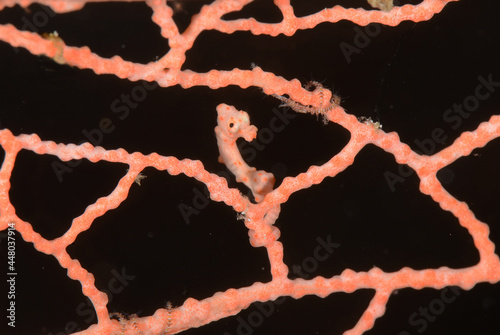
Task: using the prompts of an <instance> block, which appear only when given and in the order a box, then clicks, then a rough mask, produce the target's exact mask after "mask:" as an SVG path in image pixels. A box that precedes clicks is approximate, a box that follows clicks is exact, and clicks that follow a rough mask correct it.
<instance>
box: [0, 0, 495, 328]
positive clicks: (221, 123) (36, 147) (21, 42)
mask: <svg viewBox="0 0 500 335" xmlns="http://www.w3.org/2000/svg"><path fill="white" fill-rule="evenodd" d="M92 1H93V2H98V1H99V0H92ZM86 2H90V1H89V0H72V1H60V0H57V1H56V0H7V1H2V4H1V5H0V9H2V8H3V7H5V6H13V5H15V4H20V5H21V6H24V7H26V6H29V5H30V4H32V3H41V4H44V5H47V6H50V7H51V8H52V9H53V10H54V11H56V12H59V13H62V12H67V11H71V10H78V9H79V8H81V7H82V6H83V5H84V4H85V3H86ZM102 2H104V1H102ZM250 2H251V1H250V0H240V1H235V0H233V1H225V0H219V1H215V2H214V3H212V4H211V5H206V6H204V7H203V8H202V9H201V11H200V13H199V14H198V15H197V16H195V17H194V18H193V20H192V22H191V25H190V26H189V28H188V29H187V30H186V31H185V32H184V33H182V34H180V33H179V31H178V29H177V26H176V25H175V23H174V21H173V19H172V15H173V10H172V9H171V8H170V7H169V6H168V5H167V3H166V1H165V0H148V1H146V3H147V4H148V5H149V6H150V7H151V8H152V10H153V13H154V14H153V17H152V20H153V21H154V22H155V23H156V24H158V25H159V26H160V27H161V33H162V36H163V37H165V38H167V39H168V40H169V44H170V48H171V49H170V51H169V52H168V53H167V54H166V55H165V56H164V57H162V58H161V59H159V60H158V61H157V62H152V63H149V64H136V63H132V62H128V61H125V60H123V59H122V58H120V57H119V56H115V57H112V58H110V59H107V58H103V57H100V56H98V55H96V54H93V53H92V52H91V50H90V49H89V48H87V47H70V46H67V45H65V44H64V42H63V41H62V40H61V39H59V38H57V36H52V37H51V38H47V37H42V36H39V35H37V34H35V33H31V32H27V31H20V30H18V29H16V28H15V27H14V26H12V25H8V24H7V25H1V26H0V39H1V40H3V41H5V42H7V43H9V44H10V45H12V46H13V47H22V48H25V49H27V50H29V51H30V52H31V53H32V54H35V55H46V56H48V57H52V58H56V60H57V61H58V62H60V63H62V62H64V63H66V64H68V65H70V66H73V67H78V68H80V69H91V70H93V71H94V72H95V73H96V74H114V75H116V76H118V77H120V78H124V79H125V78H127V79H129V80H132V81H136V80H141V79H143V80H147V81H156V82H157V83H158V84H159V85H160V86H163V87H169V86H173V85H181V86H182V87H183V88H188V87H192V86H196V85H203V86H208V87H210V88H212V89H216V88H220V87H225V86H228V85H237V86H239V87H241V88H247V87H249V86H257V87H259V88H261V89H262V91H263V92H264V93H265V94H268V95H273V94H275V95H279V96H284V95H287V96H288V98H289V99H291V100H293V101H295V102H297V103H299V104H301V105H302V106H312V107H311V110H313V109H314V108H313V107H316V108H322V107H324V106H321V104H322V103H324V101H323V97H331V96H332V94H331V92H329V91H327V90H326V89H325V90H324V92H321V96H320V94H319V92H317V91H313V92H311V91H308V90H306V89H304V88H303V87H302V84H301V83H300V82H299V81H298V80H296V79H294V80H291V81H288V80H286V79H285V78H282V77H279V76H276V75H275V74H273V73H268V72H264V71H263V70H262V69H260V68H259V67H254V68H253V69H252V70H239V69H234V70H231V71H217V70H212V71H209V72H208V73H195V72H193V71H190V70H181V66H182V65H183V64H184V61H185V58H186V51H187V50H189V49H190V48H191V47H192V45H193V43H194V41H195V40H196V38H197V37H198V36H199V35H200V33H201V32H203V31H205V30H209V29H211V30H218V31H220V32H223V33H233V32H236V31H248V32H251V33H252V34H267V35H271V36H276V35H278V34H285V35H288V36H290V35H293V34H294V33H295V32H296V31H297V30H299V29H311V28H313V27H315V26H316V25H318V24H320V23H322V22H338V21H340V20H350V21H352V22H354V23H357V24H359V25H367V24H369V23H374V22H377V23H381V24H385V25H390V26H394V25H397V24H399V23H401V22H402V21H405V20H411V21H414V22H419V21H424V20H429V19H430V18H431V17H432V16H433V15H434V14H436V13H439V12H440V11H441V10H442V9H443V7H444V6H445V5H446V4H447V3H448V2H449V1H446V0H424V1H423V2H422V3H420V4H419V5H416V6H413V5H405V6H402V7H394V8H393V9H392V10H390V11H388V12H383V11H380V10H370V11H367V10H363V9H345V8H342V7H340V6H335V7H333V8H327V9H324V10H322V11H320V12H318V13H315V14H312V15H309V16H306V17H301V18H297V17H296V16H295V15H294V13H293V9H292V7H291V5H290V1H289V0H275V1H274V3H275V5H276V6H277V7H278V8H279V10H280V11H281V13H282V15H283V21H282V22H280V23H276V24H267V23H260V22H257V21H256V20H253V19H238V20H234V21H228V20H222V19H221V17H222V16H223V15H224V14H226V13H229V12H233V11H239V10H240V9H241V8H243V6H245V5H246V4H248V3H250ZM217 111H218V120H217V121H218V126H217V127H216V128H215V133H216V136H217V143H218V146H219V150H220V160H221V162H223V163H224V164H226V166H227V167H228V168H229V170H230V171H231V172H232V173H233V174H234V175H235V176H236V177H237V180H238V181H240V182H243V183H244V184H245V185H246V186H247V187H248V188H249V189H250V190H251V191H252V193H253V195H254V197H255V200H256V201H257V202H256V203H253V202H252V201H250V200H249V199H248V198H246V197H245V196H243V195H242V194H241V193H240V192H239V191H238V190H236V189H231V188H229V187H228V185H227V182H226V180H225V179H223V178H221V177H218V176H217V175H215V174H211V173H209V172H208V171H207V170H205V168H204V167H203V165H202V163H201V162H199V161H193V160H189V159H184V160H178V159H177V158H175V157H164V156H160V155H158V154H156V153H153V154H150V155H143V154H141V153H138V152H135V153H128V152H126V151H125V150H123V149H118V150H105V149H103V148H101V147H94V146H92V145H91V144H89V143H85V144H82V145H79V146H76V145H72V144H56V143H54V142H51V141H42V140H41V139H40V138H39V137H38V136H37V135H20V136H13V134H12V133H11V132H10V131H9V130H6V129H4V130H1V131H0V144H1V145H2V147H3V149H4V150H5V152H6V156H5V160H4V162H3V165H2V168H1V171H0V212H1V214H2V215H1V218H0V230H4V229H6V228H7V227H8V225H9V224H10V223H14V224H15V227H16V229H17V231H18V232H19V233H20V234H21V235H22V237H23V239H24V240H25V241H29V242H32V243H33V244H34V246H35V248H36V249H37V250H38V251H40V252H43V253H45V254H48V255H52V256H54V257H55V258H56V259H57V261H58V262H59V264H60V265H61V267H63V268H64V269H67V271H68V277H69V278H71V279H73V280H77V281H79V282H80V283H81V285H82V291H83V294H84V295H85V296H87V297H88V298H89V299H90V301H91V302H92V304H93V306H94V308H95V311H96V313H97V316H98V323H97V324H95V325H92V326H90V327H89V328H88V329H86V330H83V331H81V332H79V333H78V334H80V335H90V334H120V333H125V334H132V333H140V334H144V335H147V334H163V333H167V332H168V334H175V333H178V332H181V331H183V330H186V329H190V328H193V327H200V326H203V325H205V324H207V323H210V322H212V321H215V320H219V319H221V318H224V317H228V316H231V315H235V314H237V313H239V312H240V311H241V310H243V309H245V308H247V307H248V306H249V305H250V304H251V303H253V302H256V301H262V302H264V301H270V300H275V299H277V298H279V297H281V296H291V297H293V298H295V299H298V298H301V297H303V296H305V295H311V294H313V295H317V296H320V297H326V296H328V295H330V294H332V293H335V292H348V293H349V292H353V291H356V290H359V289H364V288H369V289H373V290H375V291H376V294H375V296H374V297H373V299H372V301H371V302H370V304H369V305H368V307H367V308H366V310H365V312H364V313H363V314H362V316H361V317H360V319H359V320H358V322H357V324H356V325H355V326H354V327H353V328H352V329H351V330H349V331H346V332H345V333H344V334H345V335H359V334H362V333H364V332H365V331H367V330H368V329H370V328H372V327H373V325H374V322H375V320H376V319H377V318H379V317H381V316H382V315H383V314H384V313H385V308H386V304H387V301H388V299H389V297H390V295H391V293H392V292H393V291H395V290H398V289H402V288H414V289H421V288H424V287H432V288H435V289H439V288H443V287H445V286H451V285H455V286H460V287H461V288H463V289H470V288H472V287H473V286H474V285H476V284H477V283H480V282H489V283H496V282H498V281H499V280H500V262H499V258H498V257H497V256H496V254H495V253H494V249H495V246H494V244H493V243H492V242H491V241H490V239H489V237H488V235H489V229H488V226H487V225H486V224H485V223H483V222H480V221H479V220H477V219H476V218H475V216H474V214H473V213H472V212H471V211H470V210H469V208H468V206H467V205H466V204H465V203H463V202H460V201H458V200H457V199H455V198H454V197H453V196H451V195H450V194H449V193H448V192H446V190H445V189H444V188H443V187H442V185H441V184H440V182H439V181H438V179H437V178H436V173H437V171H438V170H439V169H441V168H443V167H444V166H447V165H449V164H451V163H452V162H454V161H455V160H457V159H458V158H460V157H463V156H466V155H469V154H470V153H471V151H472V150H473V149H475V148H479V147H482V146H484V145H485V144H487V143H488V142H489V141H491V140H493V139H495V138H497V137H499V136H500V116H493V117H491V119H490V120H489V121H488V122H484V123H482V124H481V125H480V126H479V127H478V128H477V129H476V130H475V131H472V132H467V133H463V134H462V135H461V136H460V137H459V138H458V139H457V140H456V141H455V142H454V143H453V144H452V145H451V146H449V147H448V148H446V149H445V150H442V151H441V152H438V153H436V154H434V155H432V156H424V155H418V154H417V153H415V152H413V151H412V150H411V149H410V147H409V146H408V145H406V144H404V143H402V142H401V141H400V140H399V137H398V135H397V134H396V133H385V132H384V131H382V130H381V129H380V127H378V126H376V125H375V124H373V123H370V122H360V121H358V120H357V118H356V117H354V116H353V115H350V114H347V113H346V112H345V111H344V110H343V109H342V107H340V106H335V107H334V108H331V109H327V110H324V113H323V117H324V118H325V120H327V122H334V123H337V124H339V125H341V126H342V127H344V128H345V129H347V130H348V131H349V132H350V133H351V139H350V141H349V143H348V144H347V145H346V146H345V147H344V148H343V150H342V151H341V152H340V153H338V154H337V155H335V156H333V157H331V159H330V160H329V161H327V162H326V163H325V164H323V165H321V166H312V167H310V168H309V169H308V171H307V172H305V173H301V174H299V175H298V176H296V177H287V178H285V179H284V181H283V183H282V184H281V185H280V186H279V187H277V188H275V189H273V187H274V176H273V175H272V174H271V173H268V172H265V171H257V170H256V169H255V168H253V167H250V166H248V165H247V164H246V163H245V162H244V160H243V159H242V157H241V154H240V152H239V150H238V148H237V146H236V142H235V141H236V139H237V138H238V137H243V138H244V139H245V140H246V141H251V140H252V139H254V138H255V136H256V133H257V129H256V127H254V126H252V125H250V120H249V117H248V114H247V113H246V112H243V111H237V110H236V108H234V107H232V106H228V105H225V104H221V105H219V106H218V108H217ZM368 144H373V145H376V146H378V147H380V148H382V149H384V150H385V151H386V152H388V153H391V154H392V155H394V157H395V159H396V161H397V162H398V163H399V164H407V165H408V166H410V167H411V168H412V169H414V170H415V171H416V173H417V175H418V177H419V178H420V190H421V192H422V193H425V194H428V195H430V196H431V197H432V199H433V200H434V201H436V202H437V203H439V205H440V206H441V207H442V208H443V209H444V210H447V211H450V212H451V213H453V215H455V216H456V217H457V218H458V220H459V222H460V224H461V225H462V226H463V227H465V228H466V229H467V230H468V232H469V233H470V235H471V236H472V238H473V240H474V244H475V246H476V248H477V250H478V251H479V254H480V261H479V263H478V264H476V265H474V266H472V267H469V268H464V269H451V268H447V267H441V268H439V269H426V270H420V271H417V270H413V269H411V268H407V267H405V268H403V269H401V270H399V271H397V272H393V273H385V272H383V271H382V270H381V269H379V268H376V267H375V268H373V269H371V270H370V271H368V272H354V271H352V270H349V269H346V270H345V271H343V272H342V274H341V275H338V276H334V277H332V278H323V277H316V278H313V279H310V280H304V279H295V280H291V279H289V278H288V268H287V266H286V265H285V263H284V262H283V245H282V243H280V242H279V241H278V238H279V236H280V233H279V230H278V229H277V228H276V227H275V226H274V223H275V221H276V219H277V218H278V216H279V212H280V205H281V204H283V203H285V202H286V201H287V200H288V198H289V197H290V196H291V195H292V194H293V193H295V192H297V191H299V190H302V189H305V188H308V187H310V186H312V185H314V184H319V183H321V182H322V181H323V180H324V179H325V178H326V177H334V176H336V175H337V174H338V173H340V172H341V171H343V170H345V169H346V168H347V167H349V166H350V165H351V164H352V162H353V161H354V158H355V157H356V155H357V154H358V153H359V152H360V150H361V149H362V148H363V147H365V146H366V145H368ZM21 149H24V150H31V151H33V152H35V153H37V154H39V155H47V154H50V155H54V156H57V157H58V158H60V159H61V160H63V161H68V160H71V159H82V158H86V159H88V160H89V161H91V162H98V161H108V162H120V163H125V164H128V165H129V167H130V168H129V170H128V172H127V173H126V175H124V176H123V177H122V178H121V180H120V181H119V183H118V185H117V186H116V188H115V189H114V191H113V192H111V194H109V195H108V196H106V197H103V198H100V199H98V200H97V201H96V202H95V203H93V204H91V205H90V206H88V207H87V209H86V211H85V212H84V213H83V214H82V215H81V216H79V217H77V218H75V219H74V220H73V223H72V225H71V228H70V229H69V230H68V231H67V232H66V233H65V234H64V235H62V236H60V237H59V238H57V239H55V240H52V241H49V240H46V239H44V238H43V237H42V236H41V235H40V234H38V233H37V232H36V231H34V230H33V228H32V225H31V224H30V223H29V222H25V221H23V220H21V219H20V218H19V217H18V216H17V215H16V212H15V208H14V207H13V205H12V204H11V202H10V199H9V189H10V178H11V173H12V170H13V168H14V165H15V162H16V156H17V154H18V153H19V151H20V150H21ZM146 167H154V168H156V169H158V170H161V171H163V170H165V171H167V172H168V173H169V174H171V175H177V174H179V173H183V174H185V175H186V176H188V177H192V178H196V179H197V180H198V181H200V182H202V183H204V184H205V185H206V186H207V187H208V190H209V192H210V197H211V199H212V200H213V201H221V202H224V203H225V204H226V205H227V206H230V207H232V208H234V210H235V211H237V212H239V213H241V214H242V217H243V218H244V224H245V225H246V227H247V228H248V230H249V236H250V243H251V245H252V246H254V247H265V248H266V249H267V253H268V257H269V262H270V265H271V273H272V280H271V281H270V282H267V283H259V282H256V283H254V284H253V285H251V286H248V287H243V288H238V289H228V290H227V291H225V292H218V293H215V294H214V295H213V296H211V297H209V298H207V299H204V300H202V301H198V300H195V299H192V298H188V299H187V300H186V301H185V302H184V304H183V305H182V306H180V307H177V308H169V309H166V308H162V309H158V310H157V311H156V313H154V315H151V316H146V317H142V318H133V319H129V320H121V322H119V321H118V320H115V319H111V318H110V313H109V311H108V309H107V303H108V297H107V296H106V294H105V293H103V292H101V291H99V290H98V289H97V288H96V286H95V284H94V276H93V275H92V274H91V273H89V272H88V271H87V270H86V269H84V268H83V267H82V266H81V264H80V263H79V262H78V260H75V259H71V257H70V256H69V254H68V252H67V250H66V248H67V247H68V246H69V245H70V244H72V243H73V242H74V241H75V239H76V238H77V237H78V235H79V234H80V233H81V232H83V231H86V230H87V229H90V228H91V226H92V223H93V222H94V220H95V219H96V218H98V217H100V216H102V215H104V214H105V213H106V212H108V211H110V210H112V209H114V208H116V207H118V206H120V204H121V203H122V202H123V201H124V200H125V199H126V198H127V194H128V192H129V189H130V187H131V185H132V184H133V183H134V180H136V178H137V177H138V175H139V173H140V172H141V171H142V170H143V169H144V168H146Z"/></svg>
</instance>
